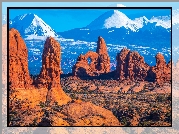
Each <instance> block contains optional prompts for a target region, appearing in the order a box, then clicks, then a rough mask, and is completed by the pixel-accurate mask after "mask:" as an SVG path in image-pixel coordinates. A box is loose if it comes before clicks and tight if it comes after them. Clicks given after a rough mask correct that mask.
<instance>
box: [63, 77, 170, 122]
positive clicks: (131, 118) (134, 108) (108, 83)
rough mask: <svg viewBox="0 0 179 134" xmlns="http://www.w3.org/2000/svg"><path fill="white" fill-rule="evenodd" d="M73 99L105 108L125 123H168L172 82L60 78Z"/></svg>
mask: <svg viewBox="0 0 179 134" xmlns="http://www.w3.org/2000/svg"><path fill="white" fill-rule="evenodd" d="M61 85H62V88H63V89H64V91H65V92H66V93H67V94H68V95H69V96H70V97H71V98H72V99H80V100H82V101H85V102H92V103H93V104H95V105H97V106H100V107H103V108H105V109H108V110H110V111H112V112H113V114H114V115H115V116H116V118H117V119H118V120H119V122H121V124H122V125H124V126H171V85H170V84H165V85H164V86H163V87H159V86H158V85H157V84H156V83H152V82H145V81H144V82H131V81H122V82H120V81H117V80H80V79H73V78H72V77H66V78H61Z"/></svg>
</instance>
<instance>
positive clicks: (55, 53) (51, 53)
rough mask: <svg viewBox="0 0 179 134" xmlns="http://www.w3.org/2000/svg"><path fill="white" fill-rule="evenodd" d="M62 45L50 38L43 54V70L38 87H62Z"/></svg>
mask: <svg viewBox="0 0 179 134" xmlns="http://www.w3.org/2000/svg"><path fill="white" fill-rule="evenodd" d="M60 60H61V49H60V44H59V43H58V42H57V41H55V39H53V38H52V37H48V38H47V40H46V42H45V45H44V50H43V54H42V68H41V72H40V75H39V76H38V77H39V78H38V86H39V87H46V88H53V87H59V86H60V74H61V68H60Z"/></svg>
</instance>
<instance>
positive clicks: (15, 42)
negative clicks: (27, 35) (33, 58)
mask: <svg viewBox="0 0 179 134" xmlns="http://www.w3.org/2000/svg"><path fill="white" fill-rule="evenodd" d="M9 83H10V89H14V88H28V87H30V85H31V84H32V79H31V78H30V75H29V70H28V50H27V47H26V44H25V42H24V40H23V39H22V37H21V35H20V33H19V32H18V31H17V30H16V29H14V28H12V29H10V31H9Z"/></svg>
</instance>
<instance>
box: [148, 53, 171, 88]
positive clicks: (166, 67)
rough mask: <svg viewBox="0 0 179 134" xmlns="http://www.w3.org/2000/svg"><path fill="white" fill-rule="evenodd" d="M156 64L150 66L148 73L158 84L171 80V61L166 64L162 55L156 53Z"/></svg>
mask: <svg viewBox="0 0 179 134" xmlns="http://www.w3.org/2000/svg"><path fill="white" fill-rule="evenodd" d="M155 58H156V65H155V66H154V67H151V69H150V71H149V74H150V76H151V77H152V78H153V79H154V80H155V81H156V82H157V83H158V84H159V85H162V84H163V83H164V82H170V81H171V61H170V62H169V63H168V64H166V62H165V59H164V56H163V55H162V54H160V53H158V54H157V55H156V56H155Z"/></svg>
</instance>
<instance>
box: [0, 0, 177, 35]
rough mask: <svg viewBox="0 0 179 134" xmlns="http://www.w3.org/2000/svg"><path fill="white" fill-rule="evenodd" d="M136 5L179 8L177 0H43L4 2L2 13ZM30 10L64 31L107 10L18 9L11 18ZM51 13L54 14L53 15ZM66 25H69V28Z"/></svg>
mask: <svg viewBox="0 0 179 134" xmlns="http://www.w3.org/2000/svg"><path fill="white" fill-rule="evenodd" d="M178 3H179V2H178ZM135 5H136V6H138V7H153V6H156V7H157V6H158V7H161V6H163V7H166V6H167V7H172V8H173V9H177V8H179V6H178V7H177V4H176V2H174V3H173V2H155V4H154V2H70V3H69V2H43V4H42V3H41V2H2V14H7V7H34V6H36V7H41V6H43V7H71V6H73V7H75V6H76V7H80V6H88V7H90V6H91V7H93V6H97V7H101V6H102V7H106V6H107V7H116V6H126V7H134V6H135ZM30 12H31V13H34V14H36V15H38V16H39V17H40V18H42V19H43V20H44V21H45V22H46V23H47V24H48V25H50V26H51V27H52V29H56V31H57V32H62V31H67V30H70V29H73V28H81V27H85V26H86V25H88V24H90V22H92V21H93V20H94V19H96V18H97V17H99V16H100V15H102V14H103V13H104V12H106V11H105V10H99V11H95V13H94V12H93V11H91V12H87V11H83V12H81V13H80V14H79V12H78V15H70V12H66V13H65V16H64V15H63V13H62V12H54V11H51V12H45V13H44V12H42V11H37V10H36V11H34V10H33V11H32V10H31V11H28V10H24V11H22V10H21V11H17V10H16V12H11V13H10V19H13V18H14V17H15V16H17V15H22V14H25V13H30ZM47 14H48V15H47ZM51 14H53V16H52V15H51ZM74 14H77V13H74ZM125 14H126V13H125ZM49 15H51V18H50V19H49V17H48V16H49ZM57 18H58V19H57ZM60 18H62V19H60ZM81 18H84V19H83V22H81V23H79V20H80V19H81ZM52 20H53V21H52ZM58 20H61V21H59V22H58V23H59V25H61V28H60V29H59V27H57V26H56V25H55V24H57V23H56V22H55V21H58ZM72 22H73V23H72ZM65 26H68V28H67V27H65Z"/></svg>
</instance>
